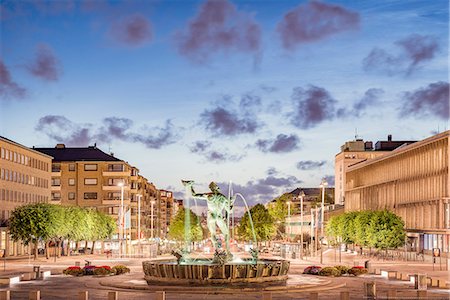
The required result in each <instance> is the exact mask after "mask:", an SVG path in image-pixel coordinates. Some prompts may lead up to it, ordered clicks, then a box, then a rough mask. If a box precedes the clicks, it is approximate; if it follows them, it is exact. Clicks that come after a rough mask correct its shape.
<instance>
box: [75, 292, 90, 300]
mask: <svg viewBox="0 0 450 300" xmlns="http://www.w3.org/2000/svg"><path fill="white" fill-rule="evenodd" d="M78 300H89V292H88V291H79V292H78Z"/></svg>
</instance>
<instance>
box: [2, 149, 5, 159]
mask: <svg viewBox="0 0 450 300" xmlns="http://www.w3.org/2000/svg"><path fill="white" fill-rule="evenodd" d="M2 158H5V148H2Z"/></svg>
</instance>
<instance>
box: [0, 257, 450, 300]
mask: <svg viewBox="0 0 450 300" xmlns="http://www.w3.org/2000/svg"><path fill="white" fill-rule="evenodd" d="M165 257H168V256H165ZM160 258H164V256H163V257H160ZM335 258H336V260H337V261H335ZM85 260H90V261H92V262H93V263H94V264H95V265H110V266H113V265H116V264H125V265H127V266H129V267H130V269H131V273H130V274H128V275H119V276H111V277H92V276H83V277H71V276H65V275H61V273H62V270H63V269H65V268H66V267H68V266H71V265H75V262H76V261H79V262H80V263H81V265H82V266H83V265H84V263H85ZM142 260H143V259H114V258H113V259H107V258H106V256H105V255H79V256H71V257H61V258H58V259H56V261H55V260H54V258H51V259H48V260H47V259H45V258H42V257H40V258H39V259H38V260H37V261H34V260H33V259H31V260H29V259H28V258H21V259H10V260H3V259H0V277H2V276H7V275H12V274H18V273H21V272H31V271H32V268H33V265H39V266H40V267H41V269H43V270H52V274H55V275H52V276H51V277H49V278H47V279H45V280H33V281H26V282H20V283H18V284H15V285H13V286H11V287H5V286H0V291H3V290H10V291H11V299H13V300H15V299H28V294H29V292H30V291H33V290H40V291H41V299H78V293H79V292H80V291H88V292H89V299H107V295H108V292H109V291H119V299H126V300H135V299H156V294H155V293H154V291H155V290H158V289H161V290H164V289H165V288H164V287H156V288H154V289H153V290H139V289H135V287H136V286H139V285H142V284H145V283H144V281H143V272H142V265H141V263H142ZM319 260H320V258H319V257H313V258H311V257H307V258H305V259H304V260H300V259H292V260H291V268H290V271H289V274H290V275H292V278H294V279H289V280H296V279H295V278H299V279H300V281H309V282H313V283H314V284H313V285H314V288H313V289H308V290H301V289H297V290H296V289H293V290H284V291H283V290H281V291H276V290H274V291H273V293H272V299H277V300H281V299H310V294H311V292H317V293H318V299H321V300H322V299H336V300H337V299H339V297H340V293H341V292H342V291H349V295H350V299H364V282H375V283H376V288H377V295H378V298H377V299H386V297H387V292H388V291H389V290H396V291H397V298H396V299H417V298H416V291H415V290H414V286H413V284H411V283H409V282H407V281H400V280H387V279H384V278H382V277H381V276H379V275H365V276H361V277H338V278H330V277H320V278H321V279H324V280H323V281H322V283H321V281H320V280H319V281H317V279H318V277H317V276H312V275H300V274H301V273H302V272H303V269H304V268H305V267H307V266H309V265H318V264H319ZM338 260H339V258H338V256H335V253H334V250H325V251H324V253H323V262H324V264H323V265H328V266H332V265H337V264H344V265H347V266H353V265H354V262H355V261H358V262H364V260H366V259H364V258H363V257H360V256H358V255H355V254H351V253H342V254H341V262H338ZM5 262H6V264H4V263H5ZM370 263H371V266H372V267H373V268H383V269H388V270H397V271H402V272H406V273H410V274H417V273H424V274H427V275H428V276H433V277H437V278H441V279H445V280H447V281H449V282H450V274H449V272H448V271H444V270H442V271H438V270H435V271H433V270H432V264H431V263H429V262H416V261H414V262H412V261H411V262H404V261H382V260H379V261H377V260H371V261H370ZM325 282H326V283H325ZM114 283H117V284H121V285H122V286H126V287H127V288H125V289H124V288H117V287H112V286H110V285H111V284H114ZM243 298H245V300H253V299H262V294H261V291H259V290H245V289H230V288H227V287H220V288H217V289H216V290H214V289H204V292H203V291H202V290H201V291H198V289H197V290H196V291H195V292H192V289H189V291H187V290H186V291H183V290H173V289H171V288H170V287H169V288H168V289H166V299H167V300H172V299H173V300H175V299H187V300H191V299H212V300H216V299H217V300H219V299H220V300H223V299H230V300H237V299H239V300H242V299H243ZM422 299H450V290H449V289H437V288H432V289H430V288H429V289H428V292H427V297H426V298H422Z"/></svg>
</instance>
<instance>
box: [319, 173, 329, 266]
mask: <svg viewBox="0 0 450 300" xmlns="http://www.w3.org/2000/svg"><path fill="white" fill-rule="evenodd" d="M327 186H328V182H326V181H325V179H322V182H321V183H320V187H321V188H322V206H321V209H320V263H322V261H323V247H322V239H323V223H324V206H325V187H327Z"/></svg>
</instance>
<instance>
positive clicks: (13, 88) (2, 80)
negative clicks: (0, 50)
mask: <svg viewBox="0 0 450 300" xmlns="http://www.w3.org/2000/svg"><path fill="white" fill-rule="evenodd" d="M26 94H27V91H26V89H25V88H23V87H21V86H20V85H18V84H17V83H16V82H14V81H13V79H12V78H11V74H10V73H9V70H8V67H7V66H6V65H5V64H4V63H3V60H1V59H0V99H2V100H7V99H22V98H25V96H26Z"/></svg>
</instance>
